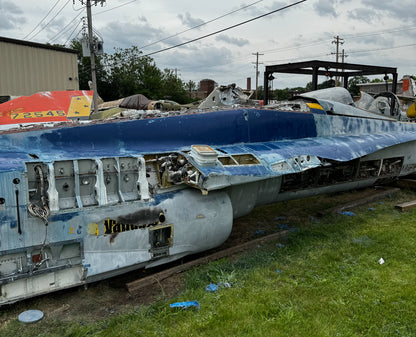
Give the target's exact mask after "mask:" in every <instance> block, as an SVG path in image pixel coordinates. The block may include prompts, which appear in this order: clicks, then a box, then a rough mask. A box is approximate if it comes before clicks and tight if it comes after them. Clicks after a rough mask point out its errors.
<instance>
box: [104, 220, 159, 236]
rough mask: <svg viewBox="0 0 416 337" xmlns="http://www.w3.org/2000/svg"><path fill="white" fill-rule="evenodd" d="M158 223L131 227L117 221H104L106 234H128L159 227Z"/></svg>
mask: <svg viewBox="0 0 416 337" xmlns="http://www.w3.org/2000/svg"><path fill="white" fill-rule="evenodd" d="M157 225H158V223H157V222H156V223H151V224H143V225H131V224H124V223H120V222H117V221H116V220H112V219H106V220H104V234H114V233H122V232H128V231H132V230H136V229H145V228H149V227H153V226H157Z"/></svg>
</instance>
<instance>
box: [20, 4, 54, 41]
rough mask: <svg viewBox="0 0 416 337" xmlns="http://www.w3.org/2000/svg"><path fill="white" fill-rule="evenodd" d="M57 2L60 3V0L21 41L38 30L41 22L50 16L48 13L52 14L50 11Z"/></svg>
mask: <svg viewBox="0 0 416 337" xmlns="http://www.w3.org/2000/svg"><path fill="white" fill-rule="evenodd" d="M59 1H61V0H58V1H57V2H55V4H54V5H53V6H52V8H51V9H50V10H49V12H48V13H46V15H45V16H44V17H43V19H42V20H40V21H39V23H38V24H37V25H36V26H35V28H33V29H32V30H31V31H30V33H29V34H27V35H26V36H25V37H24V38H23V40H24V39H26V38H27V37H28V36H29V35H30V34H32V33H33V32H34V31H35V29H36V28H38V27H39V26H40V24H41V23H42V22H43V20H45V19H46V17H47V16H48V15H49V14H50V12H52V10H53V9H54V8H55V7H56V6H57V5H58V2H59Z"/></svg>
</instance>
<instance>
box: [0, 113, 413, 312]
mask: <svg viewBox="0 0 416 337" xmlns="http://www.w3.org/2000/svg"><path fill="white" fill-rule="evenodd" d="M415 141H416V125H415V124H413V123H403V122H397V121H390V120H382V119H380V120H379V119H368V118H355V117H344V116H335V115H327V114H326V113H324V112H323V111H322V110H315V109H311V112H308V113H305V112H291V111H279V110H266V109H233V110H229V111H215V112H209V113H199V114H194V115H181V116H172V117H165V118H155V119H145V120H118V121H106V122H97V123H87V124H84V125H77V126H58V127H53V128H45V129H41V130H33V131H16V132H4V133H3V134H0V286H2V287H3V288H2V295H1V296H2V297H1V301H0V304H1V303H3V302H4V303H7V302H10V301H13V300H17V299H20V298H24V297H28V296H33V295H36V294H38V293H44V292H48V291H50V290H55V288H53V289H49V288H45V289H43V288H42V289H41V290H39V291H38V290H36V289H38V288H39V287H40V285H39V286H38V288H36V286H34V290H33V291H32V292H31V291H28V292H26V293H25V292H19V291H18V290H16V291H15V295H14V297H13V296H11V297H7V296H8V295H7V294H8V293H9V294H10V293H12V292H13V291H14V290H15V288H13V287H16V289H17V288H19V287H27V284H26V285H23V283H22V284H21V285H19V286H17V285H16V286H15V285H14V283H13V282H14V281H12V280H16V279H20V280H24V279H26V278H30V277H32V276H33V275H35V274H36V273H37V272H39V284H41V282H43V281H42V279H41V276H42V275H45V274H47V275H50V274H51V273H52V274H53V275H54V278H55V279H54V281H53V282H52V281H50V282H51V283H53V284H56V289H62V288H65V287H68V286H73V285H76V284H81V283H84V282H88V281H91V280H95V279H99V278H102V277H107V276H111V275H115V274H117V273H121V272H123V271H126V270H128V269H129V268H133V267H134V268H137V267H138V266H141V267H144V266H152V265H157V264H160V263H163V262H167V261H169V260H173V259H177V258H179V257H181V256H184V255H187V254H191V253H194V252H197V251H201V250H206V249H209V248H212V247H215V246H218V245H219V244H221V243H222V242H223V241H224V240H225V239H226V238H227V237H228V235H229V233H230V231H231V226H232V219H233V217H236V216H240V215H242V214H244V212H247V211H249V210H250V209H252V208H253V207H254V206H256V205H259V204H264V203H268V202H276V201H279V200H283V199H284V198H293V197H296V196H302V197H303V196H308V195H313V194H316V193H317V191H318V192H319V193H321V192H322V193H324V192H325V191H328V186H326V185H325V182H326V181H327V182H328V181H329V182H330V184H331V185H333V186H339V188H338V190H345V189H348V188H354V187H360V186H366V185H369V184H372V183H375V182H376V181H379V180H381V179H384V178H392V177H397V176H400V175H404V174H409V173H413V172H414V171H415V170H416V151H414V146H415ZM193 145H201V146H209V147H210V148H211V149H212V151H211V152H210V153H208V155H206V154H204V153H202V152H201V157H198V156H195V155H194V154H193V152H192V150H191V149H192V146H193ZM212 156H214V157H213V158H214V159H213V160H212V159H211V158H212ZM169 158H170V159H169ZM172 158H173V159H172ZM205 160H207V162H205ZM178 163H181V164H178ZM181 165H182V166H181ZM331 168H333V170H332V171H331ZM39 172H41V173H39ZM340 172H341V173H340ZM43 175H44V177H43ZM295 175H296V177H295ZM338 176H340V179H339V180H337V179H338V178H337V177H338ZM342 176H345V177H342ZM322 177H324V178H322ZM88 191H90V192H88ZM305 191H307V192H305ZM113 192H114V193H113ZM42 196H45V198H46V200H47V202H48V203H49V205H48V206H49V208H50V214H48V217H47V221H45V220H42V218H41V217H37V215H36V212H33V211H32V212H30V208H31V207H32V206H33V204H35V203H37V205H38V206H39V207H40V208H42V207H43V206H42V202H43V201H42V200H45V199H42V198H41V197H42ZM35 201H36V202H35ZM34 214H35V215H34ZM45 252H48V253H45ZM2 256H4V260H1V258H2ZM28 256H31V257H30V258H27V257H28ZM10 261H12V262H10ZM2 263H3V265H4V267H3V269H2ZM36 275H37V274H36ZM42 277H44V276H42ZM59 280H60V281H59ZM21 282H23V281H21ZM60 282H61V283H60ZM2 284H3V285H2ZM35 288H36V289H35ZM19 289H20V288H19Z"/></svg>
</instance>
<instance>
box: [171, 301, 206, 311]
mask: <svg viewBox="0 0 416 337" xmlns="http://www.w3.org/2000/svg"><path fill="white" fill-rule="evenodd" d="M170 307H171V308H182V309H188V308H190V307H196V308H197V309H198V310H199V303H198V302H197V301H188V302H176V303H172V304H171V305H170Z"/></svg>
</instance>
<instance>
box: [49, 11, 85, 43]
mask: <svg viewBox="0 0 416 337" xmlns="http://www.w3.org/2000/svg"><path fill="white" fill-rule="evenodd" d="M81 14H82V12H79V13H78V14H77V15H76V16H75V17H74V18H73V19H72V20H71V21H69V22H68V24H67V25H66V26H65V27H64V28H62V29H61V30H60V31H59V32H58V33H57V34H56V35H55V36H54V37H52V38H51V39H49V41H48V42H49V43H52V41H54V40H57V39H58V37H59V36H60V35H64V34H65V33H67V31H68V30H69V29H70V28H72V27H69V26H70V25H71V24H72V23H73V22H74V21H75V20H76V19H78V17H79V16H80V15H81Z"/></svg>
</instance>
